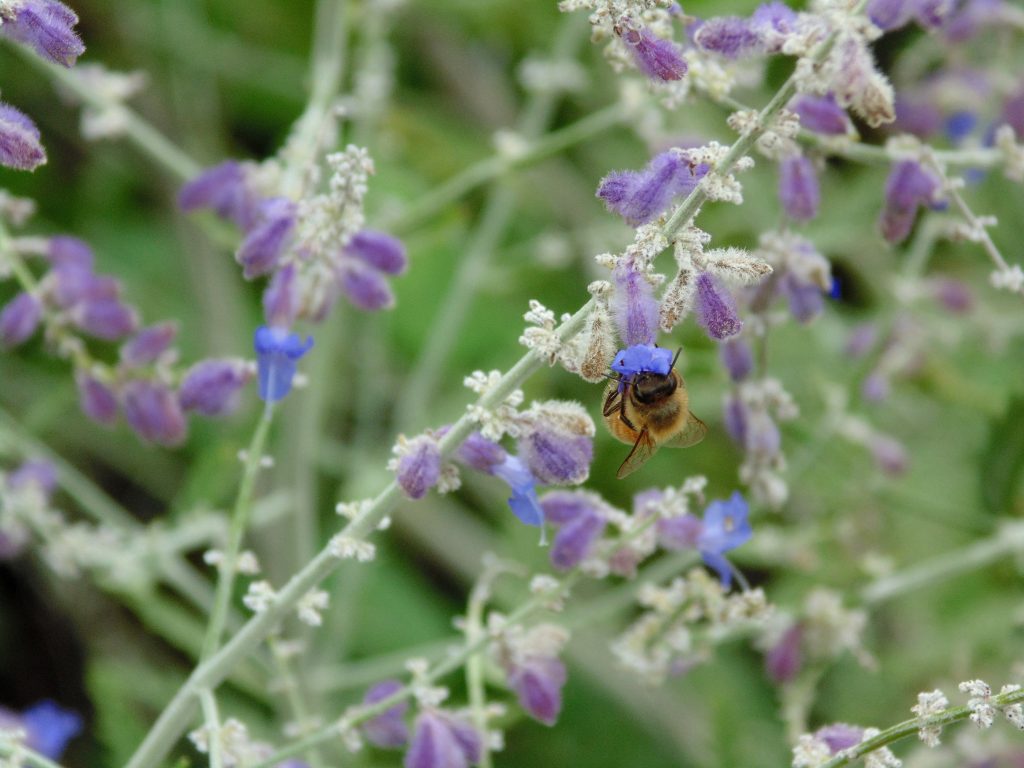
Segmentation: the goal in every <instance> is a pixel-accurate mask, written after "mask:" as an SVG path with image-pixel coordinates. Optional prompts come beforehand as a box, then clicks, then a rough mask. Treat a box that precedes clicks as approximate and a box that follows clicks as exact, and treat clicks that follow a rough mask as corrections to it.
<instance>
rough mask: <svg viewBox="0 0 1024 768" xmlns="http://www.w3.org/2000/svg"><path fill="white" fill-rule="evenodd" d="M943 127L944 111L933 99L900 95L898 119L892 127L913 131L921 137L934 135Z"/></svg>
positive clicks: (897, 129)
mask: <svg viewBox="0 0 1024 768" xmlns="http://www.w3.org/2000/svg"><path fill="white" fill-rule="evenodd" d="M941 128H942V112H941V111H940V110H939V108H938V107H936V106H935V105H934V104H933V103H932V102H931V101H929V100H928V99H925V98H921V97H914V96H906V95H898V96H897V97H896V120H895V121H893V124H892V129H893V130H894V131H899V132H902V133H912V134H914V135H915V136H917V137H918V138H919V139H927V138H929V137H931V136H934V135H935V134H936V133H938V132H939V130H940V129H941Z"/></svg>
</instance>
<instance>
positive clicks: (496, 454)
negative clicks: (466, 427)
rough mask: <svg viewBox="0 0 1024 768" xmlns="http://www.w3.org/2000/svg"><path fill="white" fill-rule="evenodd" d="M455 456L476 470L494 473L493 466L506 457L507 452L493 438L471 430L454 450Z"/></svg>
mask: <svg viewBox="0 0 1024 768" xmlns="http://www.w3.org/2000/svg"><path fill="white" fill-rule="evenodd" d="M455 456H456V458H458V460H459V461H461V462H462V463H463V464H465V465H467V466H469V467H472V468H473V469H475V470H477V471H478V472H487V473H488V474H494V468H495V467H496V466H498V465H499V464H501V463H503V462H504V461H505V459H506V458H508V453H507V452H506V451H505V449H504V448H502V447H501V446H500V445H498V444H497V443H496V442H494V441H493V440H488V439H487V438H486V437H484V436H483V435H481V434H480V433H479V432H471V433H470V434H469V437H467V438H466V439H465V440H464V441H463V443H462V445H460V446H459V448H458V450H457V451H456V452H455Z"/></svg>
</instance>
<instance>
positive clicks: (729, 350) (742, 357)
mask: <svg viewBox="0 0 1024 768" xmlns="http://www.w3.org/2000/svg"><path fill="white" fill-rule="evenodd" d="M718 357H719V359H720V360H721V361H722V365H724V366H725V369H726V370H727V371H728V372H729V378H730V379H732V380H733V381H743V380H744V379H745V378H747V377H748V376H749V375H750V374H751V372H752V371H753V370H754V354H753V353H752V352H751V351H750V345H749V344H747V342H745V341H744V340H743V339H740V338H737V337H735V336H734V337H733V338H731V339H726V340H725V341H723V342H722V343H721V344H719V345H718Z"/></svg>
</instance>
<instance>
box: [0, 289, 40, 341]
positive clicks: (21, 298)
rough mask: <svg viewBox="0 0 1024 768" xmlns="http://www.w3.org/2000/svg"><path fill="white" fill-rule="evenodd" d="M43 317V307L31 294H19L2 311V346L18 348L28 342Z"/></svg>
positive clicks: (0, 313)
mask: <svg viewBox="0 0 1024 768" xmlns="http://www.w3.org/2000/svg"><path fill="white" fill-rule="evenodd" d="M42 316H43V305H42V304H40V303H39V299H37V298H36V297H35V296H33V295H32V294H30V293H25V292H22V293H19V294H18V295H17V296H15V297H14V298H13V299H11V300H10V301H9V302H7V304H6V305H5V306H4V308H3V309H2V310H0V346H2V347H4V348H5V349H10V348H11V347H16V346H18V345H19V344H21V343H22V342H23V341H26V340H27V339H28V338H29V337H30V336H31V335H32V334H33V333H35V332H36V328H38V327H39V320H40V318H42Z"/></svg>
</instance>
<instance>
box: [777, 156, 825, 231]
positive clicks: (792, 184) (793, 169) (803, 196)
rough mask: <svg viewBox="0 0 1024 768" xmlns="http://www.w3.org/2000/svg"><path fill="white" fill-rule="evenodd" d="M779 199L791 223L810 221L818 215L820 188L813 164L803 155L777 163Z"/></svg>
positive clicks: (786, 158)
mask: <svg viewBox="0 0 1024 768" xmlns="http://www.w3.org/2000/svg"><path fill="white" fill-rule="evenodd" d="M779 199H780V200H781V201H782V208H783V210H784V211H785V212H786V215H787V216H789V218H791V219H793V221H810V220H811V219H813V218H814V217H815V216H817V215H818V206H819V205H820V203H821V188H820V186H819V184H818V174H817V172H816V171H815V170H814V163H813V162H811V159H810V158H808V157H805V156H804V155H790V156H789V157H785V158H783V159H782V161H781V162H780V163H779Z"/></svg>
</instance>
